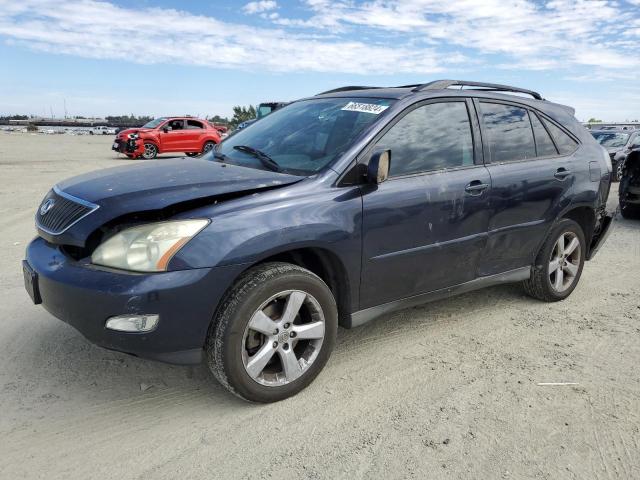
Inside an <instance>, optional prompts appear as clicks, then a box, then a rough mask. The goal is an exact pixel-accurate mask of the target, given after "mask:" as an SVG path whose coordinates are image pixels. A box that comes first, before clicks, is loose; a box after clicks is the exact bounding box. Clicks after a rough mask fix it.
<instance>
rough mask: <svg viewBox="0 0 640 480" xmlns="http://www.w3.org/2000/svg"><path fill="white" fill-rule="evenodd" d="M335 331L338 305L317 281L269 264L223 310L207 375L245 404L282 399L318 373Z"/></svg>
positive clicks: (209, 348)
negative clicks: (211, 375)
mask: <svg viewBox="0 0 640 480" xmlns="http://www.w3.org/2000/svg"><path fill="white" fill-rule="evenodd" d="M337 327H338V312H337V307H336V302H335V299H334V297H333V295H332V293H331V290H330V289H329V287H328V286H327V285H326V284H325V283H324V282H323V281H322V280H321V279H320V278H319V277H318V276H317V275H315V274H313V273H312V272H310V271H309V270H306V269H304V268H301V267H298V266H296V265H292V264H288V263H266V264H263V265H260V266H257V267H254V268H252V269H250V270H249V271H247V272H246V273H245V274H244V275H243V276H242V277H241V278H240V279H239V280H238V281H237V282H236V284H235V285H234V286H233V287H232V288H231V290H230V291H229V292H228V294H227V295H226V296H225V299H224V300H223V302H222V303H221V306H220V308H219V309H218V312H217V313H216V316H215V318H214V320H213V323H212V327H211V329H210V331H209V335H208V339H207V345H206V352H207V360H208V364H209V368H210V369H211V371H212V372H213V374H214V375H215V377H216V378H217V379H218V381H219V382H220V383H221V384H222V385H224V386H225V387H226V388H227V389H228V390H230V391H231V392H232V393H234V394H236V395H237V396H239V397H241V398H244V399H245V400H249V401H253V402H261V403H268V402H276V401H279V400H283V399H285V398H287V397H290V396H292V395H295V394H296V393H298V392H299V391H300V390H302V389H304V388H305V387H306V386H307V385H309V384H310V383H311V382H312V381H313V379H314V378H315V377H316V376H317V375H318V374H319V373H320V371H321V370H322V368H323V367H324V365H325V364H326V363H327V360H328V359H329V356H330V355H331V351H332V350H333V347H334V344H335V339H336V332H337Z"/></svg>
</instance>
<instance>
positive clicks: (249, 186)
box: [23, 80, 612, 402]
mask: <svg viewBox="0 0 640 480" xmlns="http://www.w3.org/2000/svg"><path fill="white" fill-rule="evenodd" d="M450 87H459V88H455V89H452V88H450ZM514 93H515V94H514ZM525 95H526V97H525ZM528 97H531V98H528ZM611 176H612V175H611V161H610V157H609V155H608V154H607V152H606V151H605V150H604V149H603V148H602V147H601V146H600V145H598V144H597V142H596V141H595V140H594V139H593V138H592V136H591V135H590V134H589V132H588V131H587V130H585V129H584V127H582V125H580V123H579V122H578V121H577V120H576V119H575V118H574V116H573V110H572V109H571V108H569V107H566V106H562V105H558V104H554V103H551V102H548V101H545V100H544V99H542V97H541V96H540V95H539V94H538V93H536V92H532V91H528V90H523V89H518V88H515V87H509V86H505V85H495V84H486V83H477V82H462V81H450V80H441V81H436V82H431V83H427V84H423V85H409V86H403V87H396V88H372V87H345V88H340V89H337V90H333V91H330V92H325V93H323V94H320V95H316V96H314V97H311V98H306V99H303V100H299V101H296V102H293V103H291V104H290V105H288V106H286V107H284V108H282V109H281V110H278V111H276V112H274V113H272V114H271V115H269V116H268V117H265V118H264V119H262V120H261V121H260V122H256V123H255V124H253V125H251V126H250V127H248V128H247V129H245V130H242V131H240V132H238V133H237V134H235V135H233V136H232V137H230V138H228V139H227V140H226V141H224V142H223V143H222V144H220V145H219V146H218V147H217V148H216V150H215V151H212V152H210V153H209V154H208V156H206V157H203V158H202V159H197V160H186V159H184V160H173V161H163V162H162V163H157V162H149V163H145V164H137V165H134V166H126V167H123V168H115V169H109V170H104V171H99V172H94V173H89V174H86V175H82V176H79V177H76V178H72V179H70V180H65V181H62V182H60V183H58V184H57V185H56V186H55V187H54V188H53V189H52V190H51V191H50V192H49V194H48V195H47V196H46V197H45V199H44V200H43V202H42V204H41V205H40V207H39V209H38V212H37V214H36V225H37V229H38V237H37V238H36V239H34V240H33V242H31V244H30V245H29V247H28V249H27V254H26V260H25V261H24V263H23V269H24V274H25V286H26V288H27V290H28V291H29V293H30V295H31V297H32V298H33V300H34V302H35V303H36V304H39V303H41V304H42V305H43V306H44V307H45V308H46V309H47V310H48V311H49V312H51V313H52V314H53V315H55V316H56V317H58V318H60V319H62V320H63V321H65V322H67V323H69V324H71V325H73V326H74V327H75V328H76V329H78V330H79V331H80V332H81V333H82V334H83V335H84V336H86V337H87V338H88V339H89V340H90V341H92V342H94V343H96V344H98V345H101V346H103V347H105V348H108V349H113V350H118V351H121V352H126V353H129V354H133V355H137V356H140V357H146V358H151V359H156V360H162V361H166V362H171V363H181V364H188V363H197V362H200V361H202V360H203V359H205V360H206V361H207V362H208V364H209V366H210V368H211V370H212V372H213V373H214V374H215V376H216V377H217V379H218V380H219V381H220V382H221V383H222V384H223V385H224V386H226V387H227V388H228V389H229V390H231V391H232V392H233V393H235V394H237V395H239V396H240V397H243V398H245V399H248V400H252V401H258V402H271V401H276V400H280V399H283V398H286V397H288V396H290V395H293V394H295V393H296V392H298V391H300V390H301V389H302V388H304V387H305V386H307V385H308V384H309V383H310V382H311V381H312V380H313V379H314V377H315V376H316V375H317V374H318V373H319V372H320V370H321V369H322V368H323V366H324V365H325V364H326V362H327V359H328V358H329V355H330V353H331V350H332V349H333V347H334V344H335V339H336V332H337V328H338V325H342V326H344V327H346V328H350V327H355V326H358V325H362V324H364V323H366V322H367V321H369V320H371V319H373V318H375V317H377V316H379V315H382V314H385V313H387V312H391V311H393V310H397V309H401V308H405V307H409V306H413V305H416V304H421V303H424V302H427V301H430V300H434V299H439V298H443V297H448V296H451V295H456V294H459V293H463V292H468V291H470V290H474V289H477V288H481V287H486V286H489V285H496V284H501V283H506V282H522V283H523V284H524V288H525V289H526V291H527V292H528V293H529V294H531V295H532V296H534V297H536V298H539V299H541V300H543V301H557V300H562V299H564V298H566V297H567V296H568V295H569V294H570V293H571V292H572V291H573V289H574V288H575V287H576V285H577V283H578V280H579V278H580V274H581V272H582V267H583V264H584V261H585V260H589V259H590V258H592V257H593V256H594V254H595V253H596V251H597V250H598V248H599V247H600V245H601V244H602V243H603V241H604V239H605V238H606V235H607V233H608V232H609V230H610V228H609V227H610V225H611V220H612V217H611V215H609V214H607V212H606V211H605V203H606V200H607V196H608V193H609V187H610V182H611Z"/></svg>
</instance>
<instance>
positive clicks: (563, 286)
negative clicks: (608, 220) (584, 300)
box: [524, 218, 586, 302]
mask: <svg viewBox="0 0 640 480" xmlns="http://www.w3.org/2000/svg"><path fill="white" fill-rule="evenodd" d="M585 255H586V242H585V239H584V232H583V231H582V228H581V227H580V225H578V223H576V222H575V221H573V220H570V219H568V218H564V219H562V220H560V221H559V222H558V224H557V225H556V226H555V227H554V228H553V229H552V230H551V233H550V234H549V237H548V238H547V240H546V241H545V243H544V245H542V248H541V249H540V252H539V253H538V256H537V257H536V260H535V264H534V265H533V268H532V269H531V277H530V278H529V280H526V281H525V282H524V288H525V291H526V292H527V293H528V294H529V295H530V296H532V297H534V298H537V299H539V300H543V301H545V302H557V301H558V300H564V299H565V298H567V297H568V296H569V295H571V292H573V290H574V289H575V288H576V285H577V284H578V281H579V280H580V275H581V274H582V268H583V266H584V259H585Z"/></svg>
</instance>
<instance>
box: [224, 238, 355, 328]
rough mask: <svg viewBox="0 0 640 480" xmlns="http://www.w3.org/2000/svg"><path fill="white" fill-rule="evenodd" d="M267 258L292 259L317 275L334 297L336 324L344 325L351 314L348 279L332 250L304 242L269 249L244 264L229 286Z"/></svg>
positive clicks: (291, 261) (290, 260) (263, 262)
mask: <svg viewBox="0 0 640 480" xmlns="http://www.w3.org/2000/svg"><path fill="white" fill-rule="evenodd" d="M269 262H285V263H291V264H293V265H297V266H299V267H302V268H305V269H307V270H309V271H310V272H312V273H314V274H316V275H317V276H318V277H320V278H321V279H322V281H323V282H325V283H326V284H327V286H328V287H329V289H330V290H331V293H332V294H333V296H334V298H335V300H336V305H337V307H338V322H339V324H340V325H341V326H345V325H347V321H348V319H349V318H350V315H351V280H350V279H349V276H348V272H347V269H346V267H345V265H344V263H343V262H342V260H341V259H340V257H339V256H338V255H337V254H336V253H335V252H332V251H331V250H329V249H327V248H323V247H317V246H304V247H298V248H292V249H288V250H282V251H280V252H277V253H271V254H269V255H267V256H264V257H262V258H260V259H258V260H256V261H255V262H253V263H251V264H247V265H246V268H245V269H244V270H242V271H241V272H240V273H239V274H238V275H237V277H236V279H235V280H234V281H233V282H232V283H231V285H230V286H229V289H231V288H232V286H233V285H234V284H235V283H236V281H237V280H238V278H240V277H241V276H242V275H244V274H245V273H246V272H247V271H248V270H250V269H252V268H254V267H256V266H258V265H263V264H265V263H269Z"/></svg>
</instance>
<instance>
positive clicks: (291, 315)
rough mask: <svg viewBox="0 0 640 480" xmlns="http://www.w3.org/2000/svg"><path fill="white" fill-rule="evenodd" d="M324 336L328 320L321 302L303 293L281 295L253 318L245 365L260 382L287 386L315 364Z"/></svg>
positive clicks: (244, 340) (246, 336) (244, 344)
mask: <svg viewBox="0 0 640 480" xmlns="http://www.w3.org/2000/svg"><path fill="white" fill-rule="evenodd" d="M324 336H325V317H324V313H323V311H322V308H321V307H320V304H319V303H318V301H317V300H316V299H315V298H314V297H313V296H312V295H310V294H309V293H306V292H303V291H300V290H287V291H284V292H280V293H278V294H276V295H274V296H272V297H271V298H269V299H268V300H267V301H266V302H264V303H263V304H262V305H261V306H260V307H259V308H258V309H257V310H256V311H255V312H254V313H253V315H252V316H251V319H250V320H249V323H248V324H247V327H246V328H245V332H244V335H243V338H242V363H243V365H244V368H245V370H246V372H247V374H248V375H249V376H250V377H251V378H252V379H253V380H254V381H256V382H257V383H259V384H261V385H265V386H282V385H286V384H288V383H291V382H293V381H295V380H296V379H298V378H299V377H300V376H302V375H303V374H304V373H305V372H306V371H307V370H308V369H309V367H310V366H311V365H312V364H313V362H314V361H315V360H316V358H317V357H318V354H319V353H320V349H321V347H322V343H323V341H324Z"/></svg>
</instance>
